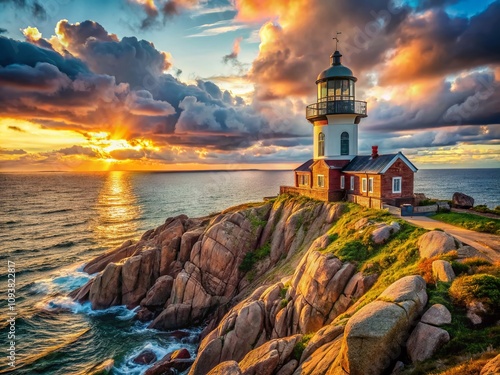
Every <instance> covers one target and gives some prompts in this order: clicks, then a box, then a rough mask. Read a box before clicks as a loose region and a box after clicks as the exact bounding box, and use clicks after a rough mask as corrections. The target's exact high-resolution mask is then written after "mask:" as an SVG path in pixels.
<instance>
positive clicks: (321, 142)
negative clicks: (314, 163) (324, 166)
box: [318, 133, 325, 156]
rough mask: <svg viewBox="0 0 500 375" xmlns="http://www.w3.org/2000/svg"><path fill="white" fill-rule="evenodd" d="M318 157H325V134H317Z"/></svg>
mask: <svg viewBox="0 0 500 375" xmlns="http://www.w3.org/2000/svg"><path fill="white" fill-rule="evenodd" d="M318 156H325V134H324V133H319V134H318Z"/></svg>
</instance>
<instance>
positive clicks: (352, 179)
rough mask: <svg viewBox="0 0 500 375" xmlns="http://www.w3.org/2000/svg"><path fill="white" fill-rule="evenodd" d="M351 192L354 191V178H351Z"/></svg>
mask: <svg viewBox="0 0 500 375" xmlns="http://www.w3.org/2000/svg"><path fill="white" fill-rule="evenodd" d="M351 190H354V176H351Z"/></svg>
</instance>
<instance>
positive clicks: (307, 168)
mask: <svg viewBox="0 0 500 375" xmlns="http://www.w3.org/2000/svg"><path fill="white" fill-rule="evenodd" d="M312 163H314V159H310V160H308V161H306V162H305V163H304V164H302V165H301V166H299V167H297V168H295V169H294V171H295V172H310V171H311V169H310V167H311V165H312Z"/></svg>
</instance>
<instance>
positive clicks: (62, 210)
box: [40, 208, 73, 215]
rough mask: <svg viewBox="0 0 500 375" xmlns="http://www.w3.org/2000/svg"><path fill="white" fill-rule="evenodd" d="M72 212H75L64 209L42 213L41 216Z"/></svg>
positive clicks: (70, 209)
mask: <svg viewBox="0 0 500 375" xmlns="http://www.w3.org/2000/svg"><path fill="white" fill-rule="evenodd" d="M71 211H73V209H72V208H63V209H61V210H50V211H44V212H40V215H52V214H60V213H64V212H71Z"/></svg>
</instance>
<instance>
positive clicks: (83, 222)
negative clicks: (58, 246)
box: [62, 220, 88, 228]
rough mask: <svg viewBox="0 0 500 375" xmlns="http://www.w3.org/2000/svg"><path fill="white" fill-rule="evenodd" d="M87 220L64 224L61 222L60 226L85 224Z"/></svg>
mask: <svg viewBox="0 0 500 375" xmlns="http://www.w3.org/2000/svg"><path fill="white" fill-rule="evenodd" d="M87 222H88V220H84V221H78V222H76V223H66V224H63V225H62V226H63V227H65V228H68V227H76V226H78V225H83V224H87Z"/></svg>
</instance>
